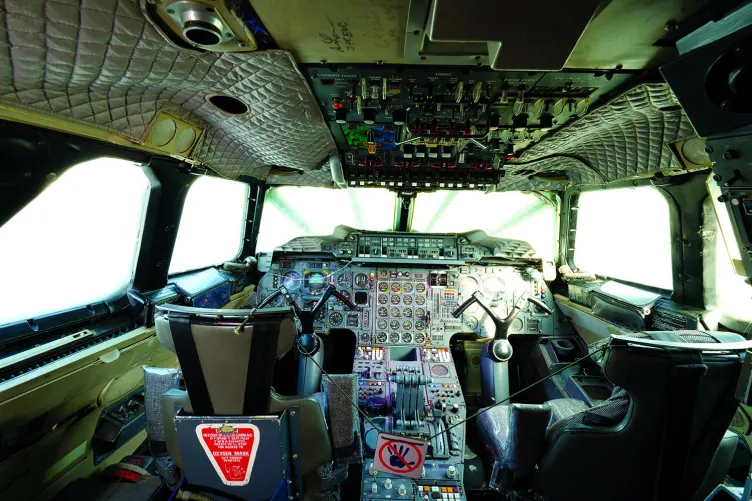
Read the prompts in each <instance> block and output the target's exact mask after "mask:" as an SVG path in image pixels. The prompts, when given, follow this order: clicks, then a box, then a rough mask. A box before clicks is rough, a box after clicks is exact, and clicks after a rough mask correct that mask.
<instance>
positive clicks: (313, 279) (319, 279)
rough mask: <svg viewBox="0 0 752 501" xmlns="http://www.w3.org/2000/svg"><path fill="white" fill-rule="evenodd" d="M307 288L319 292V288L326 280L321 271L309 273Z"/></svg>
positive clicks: (322, 286)
mask: <svg viewBox="0 0 752 501" xmlns="http://www.w3.org/2000/svg"><path fill="white" fill-rule="evenodd" d="M307 282H308V288H309V289H310V290H311V292H314V293H316V292H321V289H323V288H324V283H325V282H326V280H325V279H324V275H323V274H321V273H311V274H310V275H308V280H307Z"/></svg>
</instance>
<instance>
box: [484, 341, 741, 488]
mask: <svg viewBox="0 0 752 501" xmlns="http://www.w3.org/2000/svg"><path fill="white" fill-rule="evenodd" d="M744 341H745V340H744V338H742V337H741V336H738V335H735V334H729V333H719V332H704V331H676V332H644V333H637V334H633V335H630V336H629V337H627V336H614V337H612V339H611V341H610V342H609V344H608V346H607V348H606V351H605V354H604V356H603V359H602V362H601V363H602V368H603V374H604V375H605V377H606V378H608V379H609V380H610V381H611V382H612V383H613V384H614V385H616V386H617V388H616V389H615V391H614V392H613V394H612V396H611V397H610V398H609V399H608V400H606V401H605V402H603V403H602V404H600V405H597V406H595V407H592V408H589V407H588V405H587V404H585V403H584V402H582V401H580V400H575V399H556V400H551V401H549V402H546V403H544V404H542V405H531V404H516V403H515V404H511V405H500V406H496V407H493V408H490V409H489V410H488V411H487V412H484V413H483V414H481V415H480V416H479V417H478V428H479V432H480V435H481V437H482V438H483V441H484V443H485V444H486V447H487V448H488V450H489V451H490V453H491V455H492V457H493V460H494V468H493V473H492V477H491V482H490V485H491V487H495V488H497V489H498V490H500V491H502V492H513V491H517V492H519V491H522V490H528V489H531V490H532V492H534V493H536V494H537V495H541V496H543V498H544V499H546V500H552V501H556V500H575V499H576V500H580V501H582V500H591V499H592V500H596V499H597V500H600V499H610V500H634V499H674V500H696V499H705V496H706V495H707V494H709V493H710V491H711V490H712V489H713V487H715V486H716V485H718V484H719V483H720V482H721V481H722V480H723V477H724V475H725V472H726V471H727V469H728V466H729V464H730V462H731V457H732V455H733V451H734V450H735V448H736V435H734V434H733V433H731V432H728V431H727V428H728V426H729V425H730V423H731V420H732V417H733V416H734V413H735V412H736V409H737V407H738V405H739V399H738V398H737V395H736V388H737V383H738V381H739V378H740V371H741V368H742V358H743V355H742V354H743V353H744V351H745V349H746V346H747V345H748V343H746V344H745V343H744ZM719 444H720V445H719ZM656 450H657V451H658V452H657V451H656ZM711 462H712V463H713V464H712V465H711Z"/></svg>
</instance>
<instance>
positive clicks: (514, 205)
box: [412, 191, 557, 261]
mask: <svg viewBox="0 0 752 501" xmlns="http://www.w3.org/2000/svg"><path fill="white" fill-rule="evenodd" d="M556 218H557V216H556V208H555V207H554V205H553V203H551V202H549V201H544V200H543V199H541V198H539V197H537V196H535V195H533V194H531V193H520V192H515V191H509V192H499V193H483V192H478V191H436V192H434V193H419V194H418V196H417V197H416V200H415V210H414V212H413V224H412V231H419V232H423V233H462V232H465V231H470V230H483V231H485V232H486V233H487V234H488V235H490V236H492V237H498V238H511V239H516V240H524V241H525V242H527V243H529V244H530V245H531V246H532V247H533V249H535V250H536V252H537V253H538V256H540V257H541V258H542V259H544V260H547V261H553V260H554V259H553V257H554V252H555V248H556Z"/></svg>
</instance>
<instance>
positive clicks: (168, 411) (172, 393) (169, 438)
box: [162, 388, 193, 470]
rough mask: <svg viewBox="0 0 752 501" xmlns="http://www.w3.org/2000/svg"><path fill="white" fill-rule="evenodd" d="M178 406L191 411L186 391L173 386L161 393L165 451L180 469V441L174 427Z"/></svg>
mask: <svg viewBox="0 0 752 501" xmlns="http://www.w3.org/2000/svg"><path fill="white" fill-rule="evenodd" d="M180 408H182V409H184V410H185V412H188V413H190V412H193V408H192V407H191V400H190V398H189V397H188V392H187V391H185V390H179V389H177V388H173V389H172V390H169V391H167V392H166V393H165V394H164V395H162V423H163V424H164V434H165V443H166V444H167V452H169V453H170V456H172V460H173V461H174V462H175V464H176V465H178V466H179V467H180V469H181V470H182V469H183V456H182V455H181V453H180V441H179V440H178V432H177V429H176V428H175V416H176V415H177V413H178V409H180Z"/></svg>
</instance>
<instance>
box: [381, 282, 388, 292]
mask: <svg viewBox="0 0 752 501" xmlns="http://www.w3.org/2000/svg"><path fill="white" fill-rule="evenodd" d="M388 290H389V284H388V283H387V282H379V291H381V292H386V291H388Z"/></svg>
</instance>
